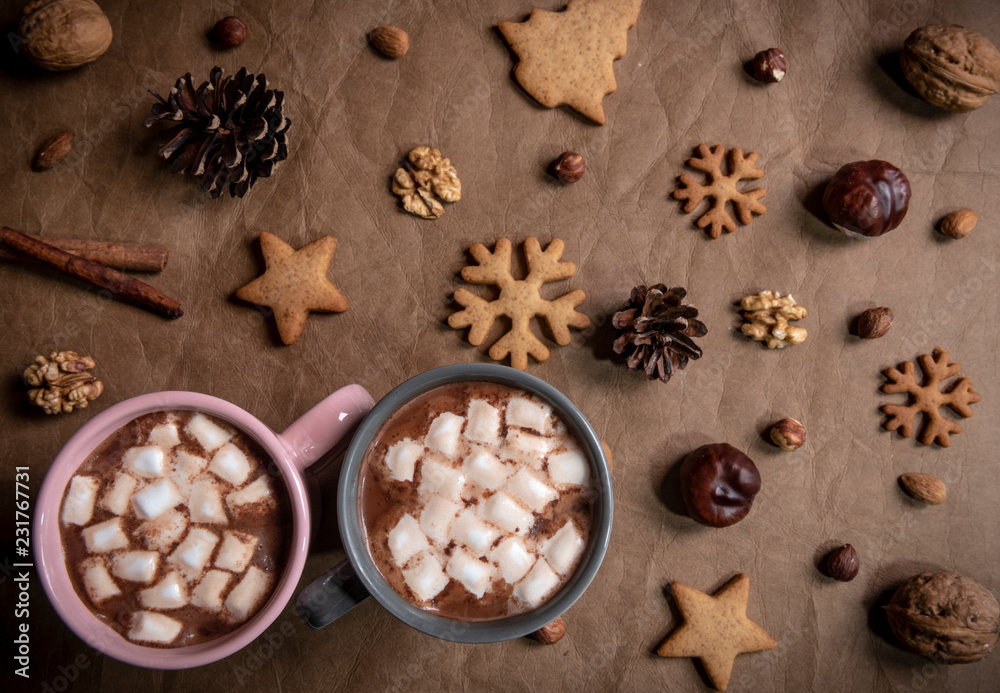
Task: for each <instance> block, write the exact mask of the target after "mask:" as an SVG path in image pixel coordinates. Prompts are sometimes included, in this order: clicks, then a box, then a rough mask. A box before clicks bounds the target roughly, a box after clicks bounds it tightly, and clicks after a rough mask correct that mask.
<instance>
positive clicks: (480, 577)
mask: <svg viewBox="0 0 1000 693" xmlns="http://www.w3.org/2000/svg"><path fill="white" fill-rule="evenodd" d="M492 572H493V571H492V569H491V567H490V564H489V563H484V562H483V561H481V560H479V559H478V558H476V557H475V556H473V555H472V554H470V553H469V552H468V551H466V550H464V549H458V550H457V551H455V552H453V553H452V554H451V558H450V559H449V560H448V567H447V573H448V576H449V577H450V578H452V579H453V580H458V581H459V582H461V583H462V586H464V587H465V589H467V590H469V592H471V593H472V594H473V595H474V596H475V598H476V599H481V598H482V596H483V594H485V593H486V590H487V589H489V587H490V584H491V583H492V582H493V580H492V575H491V573H492Z"/></svg>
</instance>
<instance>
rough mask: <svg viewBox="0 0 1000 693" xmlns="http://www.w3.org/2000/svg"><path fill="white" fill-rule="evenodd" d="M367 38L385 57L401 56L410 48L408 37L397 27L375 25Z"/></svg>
mask: <svg viewBox="0 0 1000 693" xmlns="http://www.w3.org/2000/svg"><path fill="white" fill-rule="evenodd" d="M368 40H369V41H370V42H371V44H372V46H373V47H374V48H375V50H377V51H378V52H379V53H381V54H382V55H384V56H385V57H387V58H401V57H403V56H404V55H406V51H408V50H410V37H409V36H407V35H406V32H405V31H403V30H402V29H400V28H399V27H394V26H377V27H375V28H374V29H372V32H371V33H370V34H368Z"/></svg>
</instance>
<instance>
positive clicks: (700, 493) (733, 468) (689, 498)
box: [681, 443, 760, 527]
mask: <svg viewBox="0 0 1000 693" xmlns="http://www.w3.org/2000/svg"><path fill="white" fill-rule="evenodd" d="M758 491H760V472H759V471H757V465H755V464H754V463H753V460H751V459H750V458H749V457H747V456H746V455H744V454H743V453H742V452H740V451H739V450H737V449H736V448H734V447H733V446H732V445H729V444H728V443H714V444H711V445H702V446H701V447H700V448H698V449H697V450H694V451H693V452H691V453H689V454H688V455H687V457H685V458H684V461H683V462H682V463H681V497H682V498H683V499H684V505H685V506H687V510H688V513H689V514H690V515H691V517H692V518H693V519H694V520H695V521H697V522H700V523H701V524H703V525H708V526H709V527H728V526H729V525H733V524H736V523H737V522H739V521H740V520H742V519H743V518H744V517H746V516H747V513H748V512H750V507H751V506H752V505H753V498H754V496H756V495H757V492H758Z"/></svg>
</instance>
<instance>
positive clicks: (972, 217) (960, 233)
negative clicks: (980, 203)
mask: <svg viewBox="0 0 1000 693" xmlns="http://www.w3.org/2000/svg"><path fill="white" fill-rule="evenodd" d="M977 221H979V214H977V213H976V210H974V209H959V210H957V211H954V212H952V213H951V214H949V215H948V216H946V217H945V218H944V219H942V220H941V223H940V224H938V229H940V231H941V233H943V234H944V235H945V236H951V237H952V238H965V237H966V236H968V235H969V233H971V232H972V229H974V228H976V222H977Z"/></svg>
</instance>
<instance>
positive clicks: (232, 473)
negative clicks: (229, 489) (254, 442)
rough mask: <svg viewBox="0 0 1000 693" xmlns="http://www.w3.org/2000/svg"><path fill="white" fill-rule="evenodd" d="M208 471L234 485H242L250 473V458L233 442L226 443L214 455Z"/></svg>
mask: <svg viewBox="0 0 1000 693" xmlns="http://www.w3.org/2000/svg"><path fill="white" fill-rule="evenodd" d="M208 471H210V472H212V473H213V474H215V475H216V476H217V477H219V478H220V479H225V480H226V481H228V482H229V483H231V484H232V485H233V486H242V485H243V482H244V481H246V480H247V476H249V474H250V460H248V459H247V456H246V454H245V453H244V452H243V451H242V450H240V449H239V448H238V447H236V446H235V445H233V444H232V443H226V444H225V445H223V446H222V447H221V448H219V449H218V451H216V453H215V454H214V455H212V462H211V464H209V465H208Z"/></svg>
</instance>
